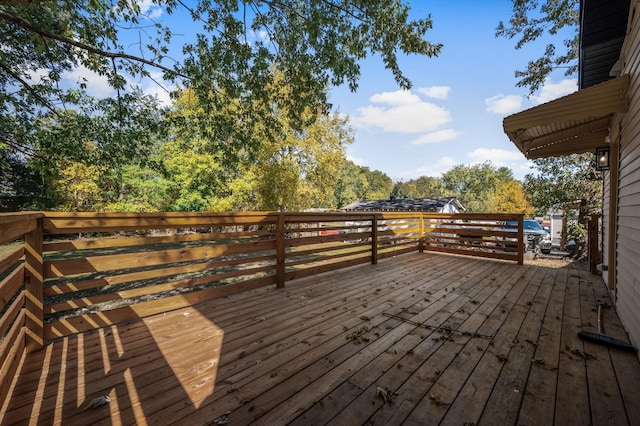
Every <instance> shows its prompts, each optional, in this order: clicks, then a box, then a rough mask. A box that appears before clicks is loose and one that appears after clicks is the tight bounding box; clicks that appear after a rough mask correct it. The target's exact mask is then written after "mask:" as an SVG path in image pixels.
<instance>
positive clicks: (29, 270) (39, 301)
mask: <svg viewBox="0 0 640 426" xmlns="http://www.w3.org/2000/svg"><path fill="white" fill-rule="evenodd" d="M36 220H37V226H36V229H34V230H33V231H30V232H29V233H27V234H26V235H25V238H24V249H25V273H24V282H25V295H26V301H25V309H26V313H27V315H26V324H25V326H26V342H25V346H26V349H27V352H35V351H38V350H41V349H42V347H43V345H44V311H43V307H44V302H43V291H42V282H43V272H44V268H43V258H44V256H43V249H42V218H39V219H36Z"/></svg>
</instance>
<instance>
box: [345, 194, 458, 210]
mask: <svg viewBox="0 0 640 426" xmlns="http://www.w3.org/2000/svg"><path fill="white" fill-rule="evenodd" d="M342 209H343V210H350V211H354V210H356V211H426V212H457V211H464V207H463V206H462V204H460V201H458V199H457V198H456V197H429V198H393V197H391V198H389V199H387V200H360V201H356V202H353V203H351V204H349V205H348V206H345V207H343V208H342Z"/></svg>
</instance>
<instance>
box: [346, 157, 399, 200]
mask: <svg viewBox="0 0 640 426" xmlns="http://www.w3.org/2000/svg"><path fill="white" fill-rule="evenodd" d="M392 189H393V181H392V180H391V178H390V177H389V176H387V175H386V174H385V173H383V172H381V171H379V170H370V169H369V168H368V167H363V166H358V165H357V164H355V163H354V162H352V161H348V160H347V161H345V162H344V163H343V165H342V167H341V169H340V171H339V178H338V181H337V182H336V185H335V190H334V200H335V207H336V208H339V209H340V208H342V207H344V206H346V205H348V204H350V203H352V202H354V201H358V200H381V199H386V198H389V195H390V194H391V191H392Z"/></svg>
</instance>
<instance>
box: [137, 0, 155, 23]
mask: <svg viewBox="0 0 640 426" xmlns="http://www.w3.org/2000/svg"><path fill="white" fill-rule="evenodd" d="M134 3H135V4H137V5H138V6H140V13H141V14H143V15H146V17H147V18H149V19H156V18H159V17H160V16H161V15H162V8H161V7H159V6H156V5H155V4H154V2H153V0H135V1H134Z"/></svg>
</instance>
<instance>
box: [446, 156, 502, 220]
mask: <svg viewBox="0 0 640 426" xmlns="http://www.w3.org/2000/svg"><path fill="white" fill-rule="evenodd" d="M510 181H513V172H512V171H511V169H509V168H507V167H499V168H496V167H495V166H494V165H493V164H491V162H485V163H482V164H476V165H470V166H465V165H457V166H454V167H453V168H452V169H451V170H449V171H448V172H446V173H444V174H443V175H442V182H443V183H444V185H445V187H446V188H447V190H448V191H449V195H450V196H457V197H458V199H459V201H460V203H462V205H463V206H464V207H465V208H466V209H467V211H468V212H470V213H490V212H496V211H497V210H496V209H497V206H496V205H495V194H496V192H497V190H498V188H499V187H500V185H501V184H504V183H506V182H510Z"/></svg>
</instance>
